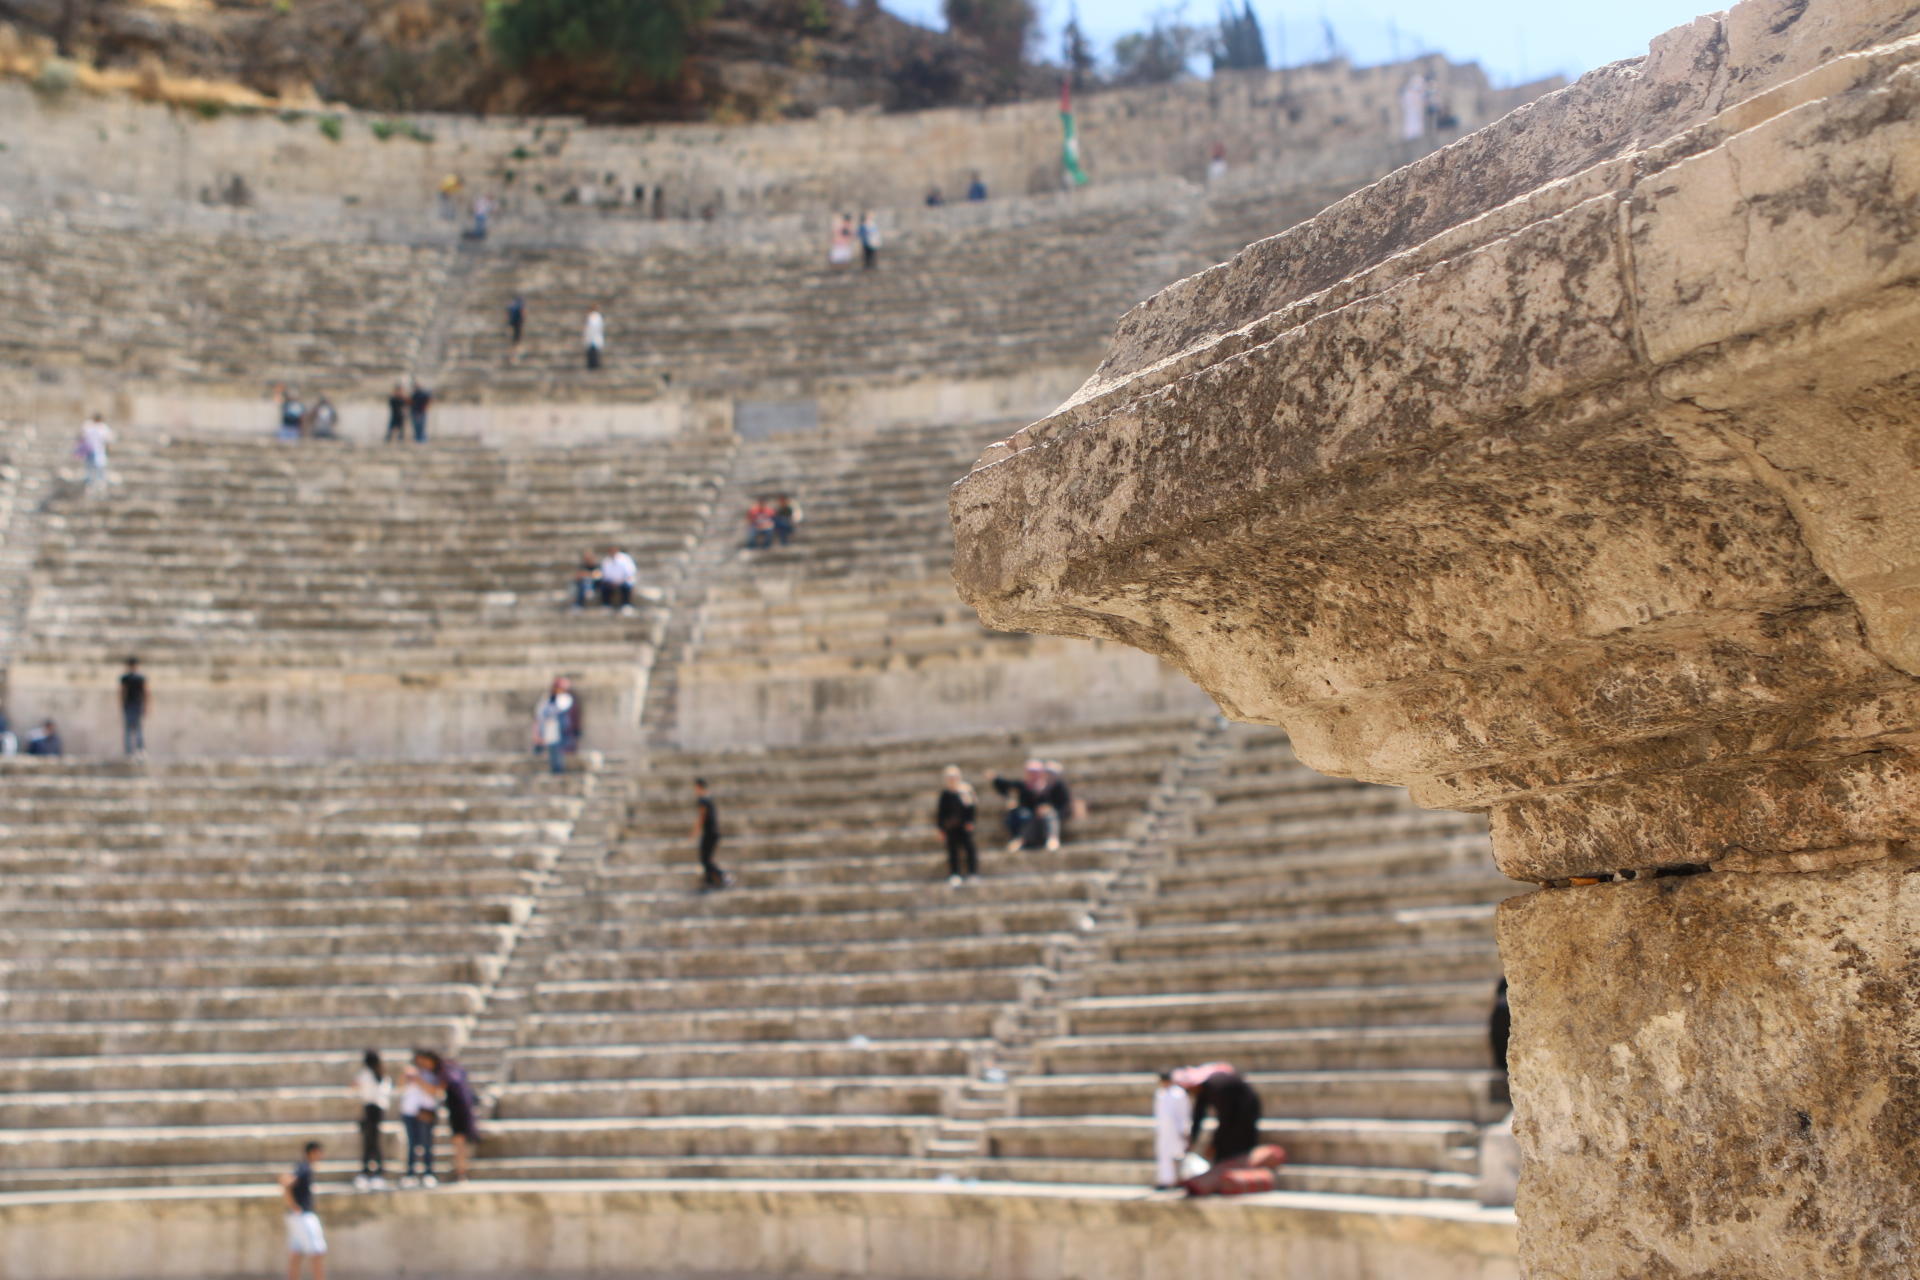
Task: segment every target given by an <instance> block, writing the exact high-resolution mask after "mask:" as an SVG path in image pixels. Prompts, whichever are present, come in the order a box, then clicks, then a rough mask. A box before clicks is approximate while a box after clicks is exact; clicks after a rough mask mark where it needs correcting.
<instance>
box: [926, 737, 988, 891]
mask: <svg viewBox="0 0 1920 1280" xmlns="http://www.w3.org/2000/svg"><path fill="white" fill-rule="evenodd" d="M945 779H946V786H945V787H943V788H942V789H941V791H940V803H939V805H938V806H937V807H936V808H935V809H934V811H933V824H934V825H935V826H936V827H939V828H940V833H941V834H942V835H943V836H945V837H946V840H947V883H948V884H949V885H958V884H959V883H960V881H961V878H962V877H964V876H977V875H979V874H980V851H979V849H978V848H976V847H975V845H974V843H973V822H974V819H975V818H976V817H978V816H979V812H980V808H979V801H978V799H977V798H976V797H975V795H974V791H973V788H972V787H971V786H968V785H967V780H966V778H965V777H963V776H962V775H961V773H960V766H959V765H957V764H950V765H948V766H947V768H946V773H945Z"/></svg>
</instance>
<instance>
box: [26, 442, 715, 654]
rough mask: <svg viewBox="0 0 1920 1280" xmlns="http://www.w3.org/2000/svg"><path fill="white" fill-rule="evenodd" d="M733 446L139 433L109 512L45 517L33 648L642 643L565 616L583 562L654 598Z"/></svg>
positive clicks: (60, 510) (123, 461) (120, 457)
mask: <svg viewBox="0 0 1920 1280" xmlns="http://www.w3.org/2000/svg"><path fill="white" fill-rule="evenodd" d="M719 453H720V450H719V446H718V444H717V443H710V442H704V441H701V440H687V441H680V442H675V443H652V444H647V443H640V442H632V441H623V442H620V443H618V444H611V443H609V444H601V445H592V446H579V447H575V448H570V449H542V450H529V449H494V448H487V447H482V446H479V445H474V444H470V443H468V444H462V443H459V442H439V443H436V444H435V445H434V446H433V447H432V448H430V449H426V450H417V449H408V450H404V451H395V450H391V449H385V448H382V447H380V446H376V445H352V444H345V443H335V444H332V445H328V446H326V447H324V448H322V447H317V446H305V447H301V448H294V449H290V448H287V447H283V446H281V445H279V444H277V443H275V442H271V441H266V440H251V439H233V438H226V437H197V438H196V437H182V438H167V437H159V438H143V437H141V436H139V435H138V434H137V433H136V434H133V436H132V438H131V439H129V440H128V441H127V442H126V443H125V444H124V445H123V446H121V447H120V448H119V449H117V450H116V452H115V455H114V467H115V470H116V472H117V474H118V478H119V482H120V483H119V486H118V488H117V490H116V492H115V494H114V497H113V500H111V501H107V502H99V501H86V500H84V499H80V498H75V499H72V500H70V501H67V502H65V503H62V504H60V505H58V506H56V508H55V509H54V510H53V511H52V512H51V513H50V514H49V515H48V516H47V518H46V530H45V532H44V534H43V537H42V541H41V546H40V553H39V562H38V565H37V570H36V573H37V587H38V590H37V595H36V601H35V607H34V610H33V613H32V616H31V619H30V625H31V628H32V640H33V643H34V644H35V645H36V646H37V647H39V648H41V649H46V650H53V651H56V652H58V653H59V654H60V655H61V656H62V657H66V658H69V659H70V658H71V657H72V656H74V655H75V654H76V652H77V651H80V650H84V651H85V652H89V653H91V652H93V651H98V652H100V653H103V654H109V653H117V652H122V651H125V650H128V649H130V648H139V649H145V650H156V649H163V648H168V647H177V648H189V649H192V650H195V651H198V652H202V653H205V652H209V651H211V652H222V651H226V650H241V651H245V652H248V653H255V654H257V653H260V652H261V651H262V650H267V651H270V652H271V651H276V650H287V649H297V650H301V651H304V652H310V653H321V654H324V653H328V652H337V650H339V649H340V648H341V647H343V646H346V645H349V644H351V645H353V646H354V647H355V648H358V649H361V650H367V649H384V648H385V647H386V646H387V645H388V644H391V645H398V646H401V647H402V655H403V657H411V658H413V659H414V660H418V659H419V658H420V657H421V656H422V655H421V653H420V651H421V650H422V649H425V648H432V649H434V650H436V651H440V650H455V651H462V652H467V653H469V654H476V655H477V654H478V653H483V652H491V651H500V652H506V653H518V654H521V655H525V654H527V653H528V651H529V650H538V649H540V648H546V649H548V650H554V651H562V650H565V649H567V648H569V647H574V646H579V645H583V644H584V645H589V646H592V645H598V646H602V647H611V646H617V645H620V644H623V643H624V644H629V645H630V644H632V643H635V642H638V641H641V640H644V639H646V638H647V637H648V635H649V630H648V625H647V623H646V622H645V621H644V620H642V621H634V622H618V621H611V620H601V619H598V618H594V619H590V620H589V619H567V618H565V617H564V616H563V614H564V610H565V606H566V602H567V593H568V591H569V589H570V587H571V580H572V571H573V568H574V566H575V565H576V564H577V563H578V559H579V556H580V555H581V553H582V552H583V551H589V550H590V551H594V552H596V553H597V552H598V551H599V549H600V548H602V547H604V546H605V545H606V544H608V543H610V542H615V541H618V542H619V543H621V545H622V546H624V547H625V548H626V549H627V550H628V552H629V553H630V554H631V555H633V556H634V558H635V559H636V560H637V561H639V563H640V566H641V581H642V584H643V585H644V584H645V583H647V582H658V581H660V580H661V579H662V578H663V577H664V576H666V575H667V574H668V572H669V571H670V568H671V566H672V565H673V564H674V563H676V562H677V561H678V559H679V558H680V557H682V556H684V555H685V553H686V551H687V549H688V547H689V546H690V545H691V542H692V538H693V535H694V533H695V531H696V529H697V527H698V524H699V521H700V520H702V519H703V518H704V516H705V514H706V511H707V506H708V503H709V502H710V501H711V495H712V491H713V490H714V488H715V487H716V486H717V483H718V463H717V459H718V457H719ZM641 603H642V604H643V606H644V601H643V602H641ZM383 642H384V643H383ZM370 656H373V655H372V654H370V653H368V652H364V651H362V652H351V651H350V654H349V656H347V657H346V658H345V660H347V661H364V660H365V659H366V658H368V657H370ZM342 661H343V659H342V657H339V656H336V657H335V658H334V663H335V664H339V663H341V662H342Z"/></svg>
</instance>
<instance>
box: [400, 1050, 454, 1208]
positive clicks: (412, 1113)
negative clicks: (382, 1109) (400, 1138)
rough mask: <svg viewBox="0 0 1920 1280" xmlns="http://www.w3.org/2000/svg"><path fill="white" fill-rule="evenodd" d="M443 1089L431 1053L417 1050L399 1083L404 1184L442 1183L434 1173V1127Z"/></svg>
mask: <svg viewBox="0 0 1920 1280" xmlns="http://www.w3.org/2000/svg"><path fill="white" fill-rule="evenodd" d="M443 1092H445V1090H444V1088H443V1087H442V1086H441V1084H440V1077H439V1076H437V1075H435V1074H434V1072H433V1059H432V1057H431V1055H429V1054H428V1053H427V1051H426V1050H425V1049H415V1050H414V1051H413V1061H412V1062H410V1063H408V1064H407V1070H406V1074H405V1076H403V1077H402V1079H401V1084H400V1123H401V1124H402V1125H404V1126H406V1130H407V1172H406V1176H405V1177H403V1178H401V1179H400V1185H401V1186H403V1187H413V1186H422V1187H433V1186H438V1185H439V1183H440V1180H439V1179H438V1178H436V1177H434V1176H433V1126H434V1124H435V1123H436V1122H437V1121H438V1120H439V1118H440V1114H439V1113H440V1095H441V1094H442V1093H443ZM416 1173H418V1175H419V1176H418V1177H417V1178H416V1177H415V1174H416Z"/></svg>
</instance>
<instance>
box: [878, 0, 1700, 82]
mask: <svg viewBox="0 0 1920 1280" xmlns="http://www.w3.org/2000/svg"><path fill="white" fill-rule="evenodd" d="M1038 3H1039V4H1040V6H1041V20H1042V22H1043V24H1044V35H1043V37H1042V39H1043V45H1042V48H1043V51H1044V53H1045V55H1046V56H1049V57H1053V58H1057V57H1058V50H1059V47H1060V40H1059V34H1058V33H1059V30H1060V28H1061V27H1062V26H1063V25H1064V24H1065V23H1066V20H1067V11H1068V3H1069V0H1038ZM1236 3H1237V0H1236ZM1078 4H1079V9H1080V25H1081V28H1082V29H1083V30H1085V31H1086V33H1087V35H1088V37H1089V38H1090V39H1091V40H1092V41H1093V44H1094V47H1095V48H1096V49H1097V50H1098V51H1099V52H1100V54H1101V56H1102V58H1105V57H1106V56H1107V55H1108V54H1109V52H1110V51H1111V49H1112V46H1113V41H1114V39H1115V38H1116V37H1118V36H1122V35H1125V34H1126V33H1127V32H1129V31H1139V30H1142V29H1143V28H1145V27H1147V26H1149V25H1151V24H1152V22H1153V19H1154V15H1155V14H1159V13H1169V14H1171V13H1176V12H1179V10H1178V8H1177V7H1176V6H1175V5H1173V4H1170V3H1168V0H1078ZM885 7H886V8H888V9H890V10H892V11H893V12H895V13H897V14H899V15H900V16H901V17H903V18H909V19H912V20H913V21H916V22H923V23H926V24H928V25H930V26H940V25H942V22H941V18H940V9H941V4H940V0H886V4H885ZM1720 7H1724V3H1722V4H1715V3H1713V0H1604V2H1602V3H1597V4H1596V3H1586V4H1570V3H1567V2H1566V0H1545V3H1542V2H1541V0H1470V2H1469V3H1466V4H1462V5H1459V6H1457V7H1449V6H1446V5H1443V4H1437V3H1434V0H1364V2H1363V3H1357V4H1355V3H1330V4H1320V3H1317V0H1316V2H1315V3H1313V4H1311V5H1307V4H1303V3H1295V4H1292V5H1281V4H1277V3H1274V2H1273V0H1253V11H1254V14H1255V15H1256V16H1257V17H1258V18H1259V19H1260V24H1261V26H1262V27H1263V28H1264V29H1265V31H1266V36H1267V54H1268V56H1269V57H1270V58H1272V59H1273V60H1274V61H1275V63H1276V65H1277V64H1278V62H1279V61H1280V46H1281V44H1282V39H1281V37H1284V47H1285V57H1286V61H1287V62H1289V63H1295V62H1310V61H1314V60H1316V59H1318V58H1321V57H1324V56H1325V55H1326V52H1327V38H1326V33H1325V27H1324V25H1323V22H1322V19H1323V18H1324V20H1325V22H1326V23H1329V24H1331V25H1332V28H1333V34H1334V37H1335V39H1336V40H1337V42H1338V45H1339V50H1340V51H1341V52H1343V53H1345V54H1346V55H1347V56H1348V57H1350V58H1352V59H1353V60H1354V61H1355V62H1357V63H1362V64H1367V63H1376V62H1388V61H1392V60H1393V59H1394V58H1396V57H1411V56H1412V55H1414V54H1417V53H1432V52H1439V53H1444V54H1446V55H1448V56H1449V57H1451V58H1453V59H1455V60H1456V61H1461V62H1478V63H1479V64H1480V65H1481V66H1482V67H1485V68H1486V70H1487V73H1488V74H1489V75H1491V76H1492V77H1493V80H1494V83H1496V84H1502V85H1505V84H1517V83H1520V82H1522V81H1525V80H1533V79H1537V78H1539V77H1541V76H1548V75H1554V74H1556V73H1557V74H1559V75H1564V76H1566V77H1568V78H1569V79H1571V78H1573V77H1575V76H1577V75H1579V74H1580V73H1581V72H1583V71H1590V70H1592V69H1593V68H1594V67H1597V66H1601V65H1603V64H1605V63H1608V62H1617V61H1619V60H1620V59H1621V58H1631V57H1634V56H1636V55H1638V54H1642V53H1645V52H1646V50H1647V41H1648V40H1650V39H1652V38H1653V37H1654V36H1656V35H1658V34H1659V33H1660V32H1662V31H1665V30H1667V29H1668V28H1669V27H1677V26H1679V25H1680V24H1681V23H1683V22H1687V21H1690V20H1691V19H1693V18H1694V17H1695V16H1696V15H1698V14H1701V13H1707V12H1711V11H1712V10H1713V9H1715V8H1720ZM1218 16H1219V0H1188V3H1187V6H1186V9H1185V12H1184V18H1185V20H1186V21H1188V22H1193V23H1205V22H1212V21H1214V20H1215V19H1216V18H1217V17H1218Z"/></svg>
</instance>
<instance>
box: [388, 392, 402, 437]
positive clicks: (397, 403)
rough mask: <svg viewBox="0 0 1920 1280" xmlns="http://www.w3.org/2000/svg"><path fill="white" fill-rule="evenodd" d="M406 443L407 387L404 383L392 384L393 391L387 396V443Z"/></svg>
mask: <svg viewBox="0 0 1920 1280" xmlns="http://www.w3.org/2000/svg"><path fill="white" fill-rule="evenodd" d="M406 442H407V387H406V384H405V383H402V382H396V383H394V384H393V391H392V393H391V394H390V395H388V396H387V443H388V444H394V443H399V444H405V443H406Z"/></svg>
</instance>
